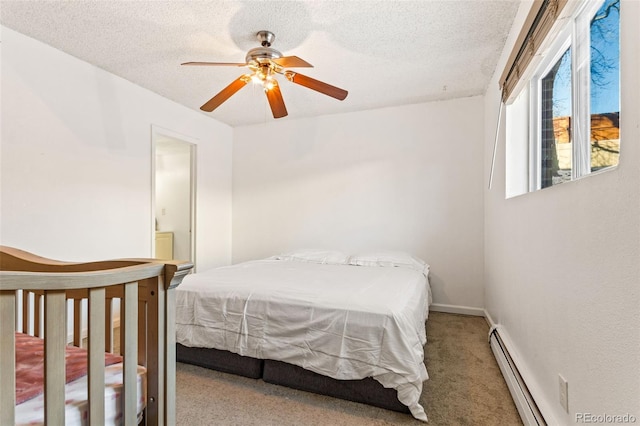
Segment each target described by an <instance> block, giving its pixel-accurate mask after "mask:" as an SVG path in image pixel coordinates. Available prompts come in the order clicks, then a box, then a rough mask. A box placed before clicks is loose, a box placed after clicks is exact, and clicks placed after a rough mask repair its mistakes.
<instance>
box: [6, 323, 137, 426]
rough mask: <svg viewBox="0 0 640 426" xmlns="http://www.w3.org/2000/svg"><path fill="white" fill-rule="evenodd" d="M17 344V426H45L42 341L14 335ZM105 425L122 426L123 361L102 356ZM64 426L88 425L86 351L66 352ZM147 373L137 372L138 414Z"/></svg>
mask: <svg viewBox="0 0 640 426" xmlns="http://www.w3.org/2000/svg"><path fill="white" fill-rule="evenodd" d="M15 344H16V402H17V405H16V409H15V421H16V425H44V423H45V422H44V340H42V339H40V338H38V337H34V336H30V335H28V334H24V333H18V332H16V333H15ZM105 364H106V366H105V396H104V397H105V424H107V425H120V424H122V420H123V419H122V414H121V409H120V407H121V406H122V404H121V395H122V357H121V356H119V355H114V354H111V353H106V354H105ZM65 365H66V367H65V376H66V377H65V379H66V385H65V404H66V406H65V425H88V424H89V423H88V419H89V403H88V397H87V381H88V376H87V351H86V349H82V348H78V347H75V346H67V347H66V348H65ZM146 389H147V386H146V369H145V368H144V367H141V366H138V370H137V396H138V398H137V411H136V412H137V413H138V420H140V419H141V417H142V413H143V410H144V408H145V406H146V405H145V404H146V400H147V396H146Z"/></svg>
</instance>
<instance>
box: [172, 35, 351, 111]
mask: <svg viewBox="0 0 640 426" xmlns="http://www.w3.org/2000/svg"><path fill="white" fill-rule="evenodd" d="M256 35H257V37H258V40H259V41H260V44H261V45H262V47H256V48H255V49H251V50H249V52H247V56H246V58H245V61H246V62H245V63H234V62H185V63H183V64H182V65H194V66H199V65H204V66H236V67H248V68H249V69H250V70H251V72H250V73H248V74H243V75H241V76H240V77H238V78H237V79H235V80H234V81H233V82H232V83H231V84H229V85H228V86H227V87H225V88H224V89H222V90H221V91H220V92H219V93H218V94H217V95H215V96H214V97H213V98H211V99H210V100H209V101H208V102H207V103H205V104H204V105H202V106H201V107H200V109H201V110H203V111H207V112H211V111H213V110H214V109H216V108H218V107H219V106H220V105H222V103H224V102H225V101H226V100H227V99H229V98H230V97H231V96H233V95H234V94H235V93H236V92H237V91H238V90H240V89H242V88H243V87H244V86H245V85H246V84H247V83H249V82H250V81H253V82H255V83H257V84H260V85H262V87H263V89H264V92H265V94H266V95H267V100H268V101H269V106H270V107H271V112H272V113H273V117H274V118H281V117H285V116H286V115H287V108H286V107H285V105H284V100H283V99H282V93H281V92H280V86H279V85H278V81H277V80H276V79H275V74H282V75H284V77H285V78H286V79H287V80H289V81H291V82H292V83H296V84H299V85H300V86H304V87H307V88H309V89H312V90H315V91H317V92H320V93H322V94H325V95H327V96H331V97H332V98H335V99H338V100H340V101H342V100H344V99H345V98H346V97H347V94H348V93H349V92H347V91H346V90H344V89H340V88H339V87H335V86H332V85H330V84H327V83H324V82H322V81H319V80H316V79H313V78H311V77H307V76H306V75H302V74H300V73H297V72H295V71H291V70H289V69H288V68H303V67H304V68H312V67H313V65H311V64H310V63H308V62H307V61H305V60H303V59H301V58H299V57H297V56H282V53H280V52H278V51H277V50H275V49H273V48H272V47H271V43H273V41H274V40H275V37H276V36H275V35H274V34H273V33H272V32H270V31H259V32H258V33H257V34H256Z"/></svg>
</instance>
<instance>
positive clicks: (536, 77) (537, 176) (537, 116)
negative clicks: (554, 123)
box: [529, 24, 575, 192]
mask: <svg viewBox="0 0 640 426" xmlns="http://www.w3.org/2000/svg"><path fill="white" fill-rule="evenodd" d="M570 47H571V48H572V47H573V46H572V25H570V24H569V25H566V27H565V28H564V29H563V30H562V31H560V32H559V33H558V34H557V35H556V37H555V40H554V41H553V43H552V44H551V46H550V48H549V51H548V52H547V54H546V55H545V57H544V59H542V61H541V62H540V63H539V64H538V66H537V69H536V70H535V72H534V73H533V75H532V76H531V79H530V81H529V85H530V87H529V102H530V105H529V120H530V121H529V130H530V135H529V141H531V143H529V149H530V152H529V159H530V163H529V170H530V173H529V191H530V192H533V191H538V190H540V189H542V161H541V157H542V117H541V116H542V114H541V104H542V79H543V78H544V76H546V75H547V74H548V73H549V71H551V68H553V66H554V65H555V64H556V62H558V61H559V60H560V58H561V57H562V56H563V55H564V53H565V52H566V51H567V49H569V48H570ZM571 61H572V62H571V85H572V88H571V98H572V99H571V114H572V115H573V101H574V99H573V96H574V93H575V91H574V88H573V77H574V76H573V50H572V52H571ZM531 94H534V96H531ZM571 127H572V129H571V134H572V135H573V134H574V133H573V120H571ZM572 150H573V148H572ZM571 173H572V176H571V179H572V180H573V167H572V171H571Z"/></svg>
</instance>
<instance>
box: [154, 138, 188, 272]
mask: <svg viewBox="0 0 640 426" xmlns="http://www.w3.org/2000/svg"><path fill="white" fill-rule="evenodd" d="M152 134H153V160H154V172H153V181H154V191H153V192H154V200H153V206H152V211H153V215H154V217H153V220H154V232H153V235H154V238H153V244H152V247H153V257H155V258H158V259H163V260H169V259H178V260H188V261H191V262H193V263H195V233H194V228H195V220H194V198H195V190H194V189H195V179H194V177H195V173H194V171H195V156H196V145H195V144H193V143H191V142H189V141H187V140H185V139H184V138H183V137H180V136H176V135H175V134H171V132H168V131H163V130H158V129H155V128H154V130H153V132H152Z"/></svg>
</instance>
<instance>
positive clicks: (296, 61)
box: [271, 56, 313, 68]
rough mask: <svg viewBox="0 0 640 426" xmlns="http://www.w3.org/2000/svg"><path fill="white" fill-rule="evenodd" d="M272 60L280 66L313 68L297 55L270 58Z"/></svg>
mask: <svg viewBox="0 0 640 426" xmlns="http://www.w3.org/2000/svg"><path fill="white" fill-rule="evenodd" d="M271 61H272V62H275V63H276V64H278V65H280V66H281V67H282V68H296V67H299V68H313V65H311V64H310V63H309V62H307V61H305V60H304V59H301V58H298V57H297V56H283V57H281V58H276V59H272V60H271Z"/></svg>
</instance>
